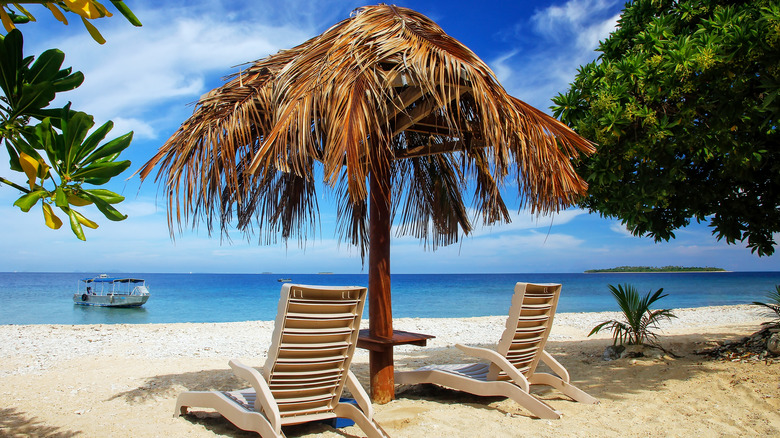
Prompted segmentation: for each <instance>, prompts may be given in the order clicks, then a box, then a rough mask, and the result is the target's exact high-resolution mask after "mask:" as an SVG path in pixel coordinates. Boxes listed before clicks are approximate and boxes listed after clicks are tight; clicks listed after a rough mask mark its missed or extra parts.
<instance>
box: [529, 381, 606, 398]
mask: <svg viewBox="0 0 780 438" xmlns="http://www.w3.org/2000/svg"><path fill="white" fill-rule="evenodd" d="M529 383H530V384H531V385H547V386H551V387H553V388H555V389H557V390H558V391H560V392H562V393H563V394H564V395H567V396H569V397H571V399H572V400H574V401H578V402H580V403H590V404H594V405H595V404H598V403H599V400H598V399H597V398H595V397H593V396H591V395H590V394H588V393H587V392H585V391H583V390H581V389H580V388H577V387H576V386H574V385H572V384H571V383H566V382H564V381H563V380H561V379H560V378H558V377H557V376H553V375H552V374H547V373H536V374H534V375H533V377H531V379H530V380H529Z"/></svg>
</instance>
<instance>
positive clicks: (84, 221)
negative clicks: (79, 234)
mask: <svg viewBox="0 0 780 438" xmlns="http://www.w3.org/2000/svg"><path fill="white" fill-rule="evenodd" d="M71 211H72V212H73V214H75V215H76V219H77V220H78V221H79V223H80V224H81V225H84V226H85V227H87V228H92V229H93V230H94V229H95V228H97V227H98V224H96V223H95V222H92V221H91V220H89V219H87V218H85V217H84V216H82V215H81V213H79V212H78V211H76V210H71Z"/></svg>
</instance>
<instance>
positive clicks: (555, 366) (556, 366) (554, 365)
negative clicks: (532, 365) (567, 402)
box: [541, 350, 570, 383]
mask: <svg viewBox="0 0 780 438" xmlns="http://www.w3.org/2000/svg"><path fill="white" fill-rule="evenodd" d="M541 359H542V362H544V363H546V364H547V366H548V367H550V369H551V370H553V372H554V373H555V374H557V375H558V377H560V378H561V380H563V381H564V382H566V383H569V382H570V378H569V371H567V370H566V368H564V367H563V365H561V363H560V362H558V361H557V360H555V358H554V357H552V355H551V354H550V353H548V352H547V350H542V357H541Z"/></svg>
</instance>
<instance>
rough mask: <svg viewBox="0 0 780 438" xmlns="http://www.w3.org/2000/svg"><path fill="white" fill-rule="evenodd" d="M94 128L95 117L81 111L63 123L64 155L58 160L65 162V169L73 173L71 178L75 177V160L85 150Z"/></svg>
mask: <svg viewBox="0 0 780 438" xmlns="http://www.w3.org/2000/svg"><path fill="white" fill-rule="evenodd" d="M93 126H95V121H94V119H93V117H92V116H90V115H89V114H87V113H83V112H81V111H76V112H75V113H72V114H71V117H70V118H68V119H67V120H64V121H63V125H62V134H63V145H62V153H63V155H62V156H60V157H58V159H60V160H63V161H65V166H64V169H65V170H66V171H67V172H68V173H71V174H72V175H71V176H74V178H75V174H74V173H73V171H74V170H75V169H73V167H72V166H73V164H75V163H76V161H75V158H76V156H78V155H79V152H80V151H81V149H82V148H83V142H84V139H85V138H86V137H87V134H88V133H89V130H90V129H92V127H93Z"/></svg>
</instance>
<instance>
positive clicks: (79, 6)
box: [62, 0, 103, 38]
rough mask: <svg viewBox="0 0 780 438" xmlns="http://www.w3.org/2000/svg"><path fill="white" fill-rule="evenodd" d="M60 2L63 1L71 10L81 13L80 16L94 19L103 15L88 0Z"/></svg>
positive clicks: (65, 0) (64, 0)
mask: <svg viewBox="0 0 780 438" xmlns="http://www.w3.org/2000/svg"><path fill="white" fill-rule="evenodd" d="M62 2H63V3H65V4H66V5H67V6H68V8H70V10H71V11H73V12H75V13H76V14H79V15H81V17H82V18H90V19H95V18H100V17H102V16H103V14H101V13H100V9H99V8H98V7H97V6H95V5H94V4H93V3H92V2H91V1H89V0H62ZM90 33H92V32H90ZM93 38H94V36H93Z"/></svg>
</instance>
